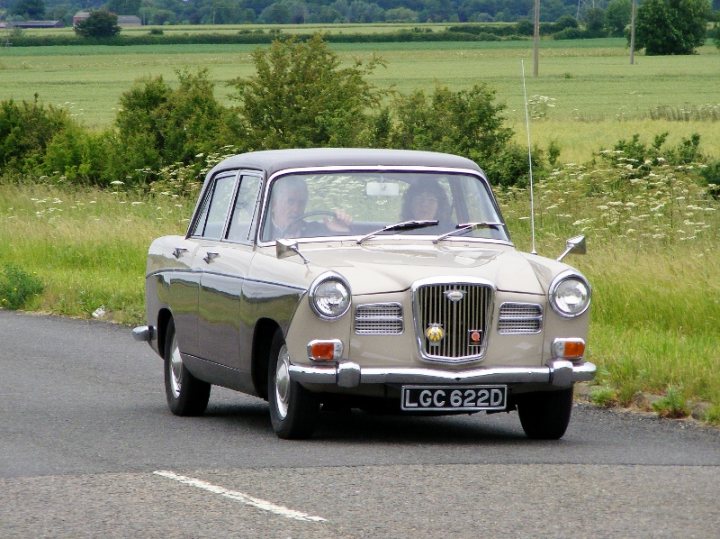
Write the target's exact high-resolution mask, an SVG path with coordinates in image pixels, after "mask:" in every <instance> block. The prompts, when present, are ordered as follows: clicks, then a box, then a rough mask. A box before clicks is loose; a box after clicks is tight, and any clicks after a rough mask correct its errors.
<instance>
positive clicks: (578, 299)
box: [548, 271, 592, 318]
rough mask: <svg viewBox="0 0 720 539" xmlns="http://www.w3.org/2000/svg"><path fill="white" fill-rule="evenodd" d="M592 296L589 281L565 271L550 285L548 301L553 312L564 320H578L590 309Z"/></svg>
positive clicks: (574, 273) (572, 272)
mask: <svg viewBox="0 0 720 539" xmlns="http://www.w3.org/2000/svg"><path fill="white" fill-rule="evenodd" d="M591 294H592V291H591V288H590V283H588V282H587V279H585V277H583V276H582V275H580V274H579V273H576V272H574V271H564V272H562V273H561V274H560V275H558V276H557V277H555V279H553V281H552V284H550V290H549V292H548V299H549V301H550V306H551V307H552V309H553V311H555V312H556V313H557V314H559V315H560V316H562V317H564V318H576V317H578V316H580V315H581V314H583V313H584V312H585V311H587V310H588V307H590V296H591Z"/></svg>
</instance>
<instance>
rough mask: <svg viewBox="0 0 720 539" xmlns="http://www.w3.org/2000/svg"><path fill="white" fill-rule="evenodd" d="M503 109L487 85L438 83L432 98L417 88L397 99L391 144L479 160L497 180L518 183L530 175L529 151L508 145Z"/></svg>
mask: <svg viewBox="0 0 720 539" xmlns="http://www.w3.org/2000/svg"><path fill="white" fill-rule="evenodd" d="M504 110H505V106H504V105H502V104H497V103H495V91H494V90H491V89H490V88H489V87H488V86H487V85H485V84H479V85H475V86H473V87H472V88H471V89H469V90H460V91H458V92H452V91H450V90H449V89H448V88H447V87H441V86H439V87H437V88H435V92H434V93H433V95H432V96H430V98H428V97H427V96H426V95H425V92H423V91H422V90H417V91H415V92H413V93H412V94H410V95H408V96H400V97H399V98H397V100H396V103H395V118H394V122H393V126H392V128H391V131H390V135H389V140H388V142H389V145H391V146H393V147H395V148H409V149H416V150H433V151H441V152H449V153H455V154H460V155H463V156H465V157H468V158H469V159H472V160H473V161H476V162H477V163H480V164H481V165H482V166H483V167H484V168H485V171H486V172H487V173H488V175H489V177H490V179H491V181H492V182H493V183H495V184H497V185H514V184H516V183H518V182H520V181H522V179H523V178H524V177H525V176H526V175H527V151H526V150H520V149H518V148H516V147H514V146H513V145H512V144H510V140H511V139H512V136H513V131H512V130H511V129H509V128H507V127H504V126H503V123H504V117H503V115H502V113H503V111H504Z"/></svg>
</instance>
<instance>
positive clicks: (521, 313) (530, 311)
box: [498, 303, 543, 335]
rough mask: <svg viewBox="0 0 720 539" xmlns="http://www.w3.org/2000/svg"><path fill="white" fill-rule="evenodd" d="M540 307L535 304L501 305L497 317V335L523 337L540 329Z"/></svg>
mask: <svg viewBox="0 0 720 539" xmlns="http://www.w3.org/2000/svg"><path fill="white" fill-rule="evenodd" d="M542 319H543V313H542V307H541V306H540V305H537V304H535V303H503V304H502V305H501V306H500V314H499V316H498V333H500V334H501V335H523V334H532V333H539V332H540V330H541V329H542Z"/></svg>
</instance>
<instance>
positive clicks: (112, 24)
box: [75, 10, 120, 39]
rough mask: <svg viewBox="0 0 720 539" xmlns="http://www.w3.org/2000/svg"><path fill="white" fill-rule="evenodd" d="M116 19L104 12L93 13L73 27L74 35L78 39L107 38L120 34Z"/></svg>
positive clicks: (115, 16)
mask: <svg viewBox="0 0 720 539" xmlns="http://www.w3.org/2000/svg"><path fill="white" fill-rule="evenodd" d="M117 22H118V18H117V15H115V14H114V13H110V12H109V11H106V10H99V11H93V12H92V13H90V15H89V16H88V18H87V19H85V20H83V21H80V22H78V23H77V24H76V25H75V33H76V34H77V35H79V36H80V37H94V38H100V39H103V38H108V37H114V36H116V35H118V34H119V33H120V27H119V26H118V23H117Z"/></svg>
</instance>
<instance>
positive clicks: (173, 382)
mask: <svg viewBox="0 0 720 539" xmlns="http://www.w3.org/2000/svg"><path fill="white" fill-rule="evenodd" d="M182 367H183V362H182V357H181V356H180V349H179V348H178V345H177V340H176V339H175V338H174V337H173V343H172V354H171V356H170V388H171V389H172V392H173V396H174V397H175V398H176V399H177V398H179V397H180V391H182Z"/></svg>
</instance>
